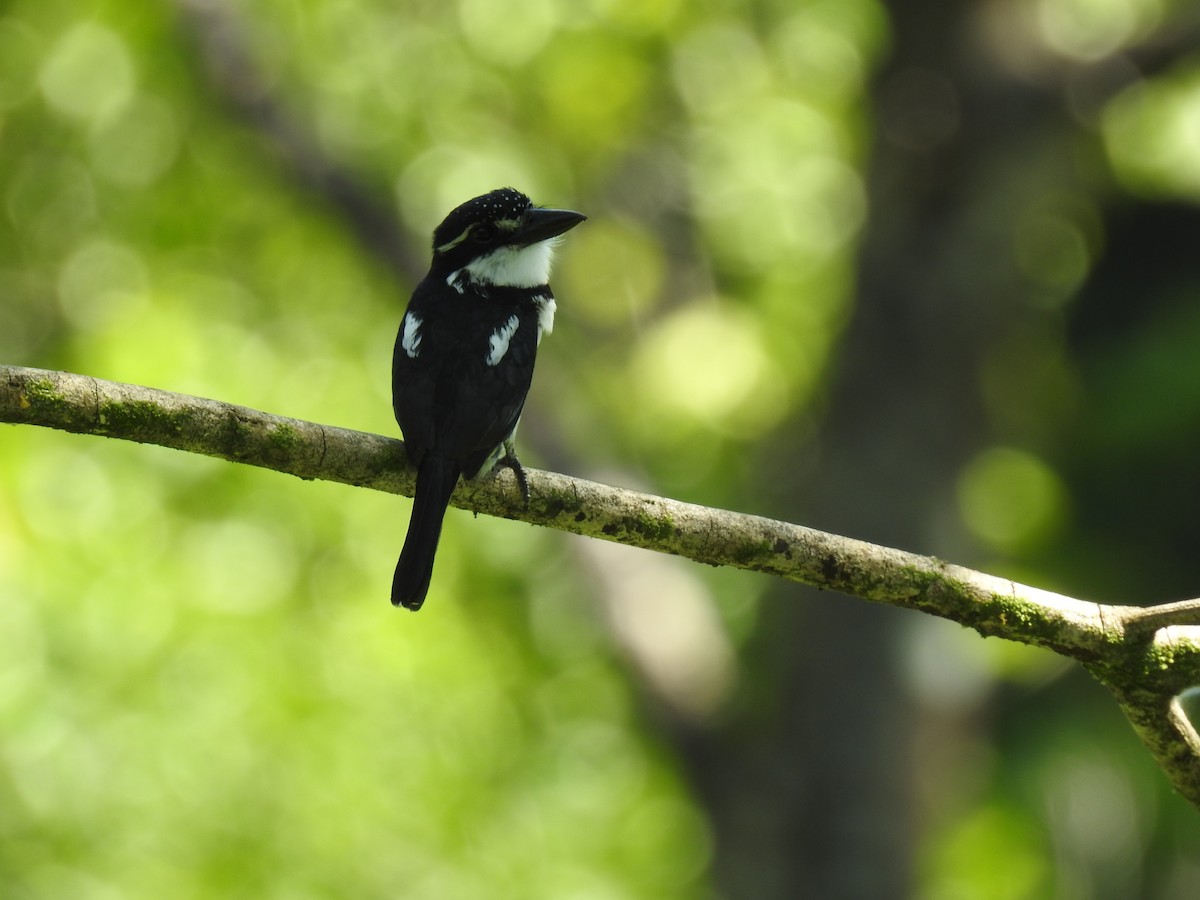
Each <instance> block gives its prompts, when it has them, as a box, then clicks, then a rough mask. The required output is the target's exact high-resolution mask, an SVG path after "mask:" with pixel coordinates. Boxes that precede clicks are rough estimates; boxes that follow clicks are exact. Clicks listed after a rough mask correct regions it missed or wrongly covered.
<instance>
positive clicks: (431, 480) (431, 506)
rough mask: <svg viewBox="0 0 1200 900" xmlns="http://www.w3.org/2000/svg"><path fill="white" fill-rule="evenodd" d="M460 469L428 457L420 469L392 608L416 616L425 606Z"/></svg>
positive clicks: (393, 580)
mask: <svg viewBox="0 0 1200 900" xmlns="http://www.w3.org/2000/svg"><path fill="white" fill-rule="evenodd" d="M458 475H459V467H458V465H457V464H456V463H454V462H451V461H450V460H448V459H441V458H438V457H435V456H433V455H432V454H426V456H425V458H424V459H423V460H421V465H420V467H419V468H418V469H417V489H416V491H415V492H414V496H413V508H412V518H411V519H409V521H408V535H407V536H406V537H405V538H404V549H403V550H401V551H400V561H399V562H398V563H396V575H395V577H394V578H393V579H392V605H393V606H403V607H405V608H406V609H411V610H413V611H414V612H415V611H416V610H418V609H420V608H421V604H422V603H424V602H425V594H426V592H427V591H428V590H429V579H430V578H431V577H432V576H433V558H434V556H435V555H436V554H437V545H438V538H439V537H441V534H442V518H443V517H444V516H445V514H446V506H447V505H448V504H449V503H450V495H451V494H452V493H454V486H455V485H456V484H458Z"/></svg>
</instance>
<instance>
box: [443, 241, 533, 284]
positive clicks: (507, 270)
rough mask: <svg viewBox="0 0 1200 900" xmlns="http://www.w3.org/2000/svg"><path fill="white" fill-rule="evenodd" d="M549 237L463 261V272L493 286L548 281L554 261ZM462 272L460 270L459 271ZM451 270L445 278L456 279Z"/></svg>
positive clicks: (474, 279) (472, 278)
mask: <svg viewBox="0 0 1200 900" xmlns="http://www.w3.org/2000/svg"><path fill="white" fill-rule="evenodd" d="M556 243H557V241H555V240H554V239H550V240H547V241H539V242H538V243H536V244H530V245H529V246H528V247H500V248H498V249H496V250H493V251H492V252H491V253H489V254H488V255H487V256H482V257H480V258H479V259H476V260H474V261H472V262H470V263H468V264H467V266H466V267H465V271H466V272H467V273H468V274H469V275H470V276H471V280H472V281H475V282H478V283H481V284H494V285H495V286H496V287H515V288H532V287H541V286H542V285H544V284H549V283H550V265H551V263H552V262H553V261H554V244H556ZM461 271H464V270H463V269H460V270H459V272H461ZM459 272H455V273H454V274H453V275H451V276H450V278H449V279H447V281H449V282H450V283H451V284H453V282H454V281H455V280H456V279H457V277H458V275H459Z"/></svg>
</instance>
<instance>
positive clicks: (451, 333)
mask: <svg viewBox="0 0 1200 900" xmlns="http://www.w3.org/2000/svg"><path fill="white" fill-rule="evenodd" d="M585 218H587V217H586V216H584V215H582V214H581V213H577V212H572V211H571V210H566V209H544V208H542V207H537V206H534V205H533V204H532V203H531V202H530V200H529V198H528V197H526V196H525V195H524V194H522V193H521V192H520V191H516V190H513V189H512V188H501V189H499V190H495V191H492V192H491V193H489V194H484V195H483V196H481V197H476V198H475V199H473V200H468V201H467V202H466V203H464V204H462V205H461V206H459V207H458V208H457V209H455V210H454V211H453V212H451V213H450V215H448V216H447V217H446V220H445V221H444V222H442V224H441V225H439V226H438V227H437V228H436V229H434V232H433V263H432V265H431V266H430V267H429V274H428V275H426V276H425V278H424V280H423V281H422V282H421V283H420V284H419V285H417V289H416V290H415V291H414V292H413V295H412V299H411V300H409V302H408V309H407V310H406V311H405V313H404V318H403V320H401V322H400V330H399V333H398V334H397V335H396V348H395V351H394V354H393V357H392V407H393V409H394V410H395V412H396V421H397V422H398V423H399V425H400V430H401V431H402V432H403V433H404V446H405V449H406V450H407V451H408V457H409V459H410V460H411V461H412V463H413V465H414V466H416V469H417V487H416V492H415V494H414V497H413V509H412V518H411V519H410V520H409V523H408V536H407V537H406V538H405V539H404V549H403V551H402V552H401V553H400V561H399V563H397V564H396V575H395V577H394V579H393V580H392V603H393V604H394V605H396V606H404V607H406V608H408V609H411V610H417V609H420V608H421V604H422V603H424V602H425V594H426V592H427V591H428V590H429V580H430V577H431V575H432V574H433V559H434V555H435V553H436V551H437V545H438V538H439V536H440V535H441V532H442V519H443V517H444V515H445V512H446V506H447V505H448V504H449V502H450V495H451V494H452V493H453V492H454V486H455V485H456V484H457V483H458V479H459V476H460V475H465V476H466V477H467V478H478V477H480V476H481V475H484V474H486V473H488V472H490V471H491V470H492V468H493V467H494V466H495V465H496V464H497V463H498V462H503V463H504V464H506V465H508V466H510V467H511V468H512V469H513V472H514V474H515V475H516V476H517V480H518V483H519V484H520V485H521V488H522V491H523V492H524V493H526V494H527V492H528V489H527V488H526V486H525V475H524V472H523V471H522V470H521V466H520V463H519V462H517V459H516V455H515V453H514V452H513V445H512V440H513V435H514V433H515V432H516V429H517V420H518V419H519V418H520V417H521V409H522V407H523V406H524V405H525V395H526V394H527V393H528V392H529V384H530V382H531V381H532V379H533V363H534V360H535V358H536V356H537V348H538V343H539V342H540V341H541V339H542V335H544V334H548V333H549V332H550V331H551V329H552V328H553V327H554V295H553V294H552V293H551V292H550V285H549V283H548V282H549V279H550V264H551V259H552V255H553V249H554V245H555V243H557V240H558V237H559V235H561V234H563V233H564V232H566V231H568V230H570V229H571V228H574V227H575V226H576V225H578V224H579V223H580V222H582V221H583V220H584V219H585Z"/></svg>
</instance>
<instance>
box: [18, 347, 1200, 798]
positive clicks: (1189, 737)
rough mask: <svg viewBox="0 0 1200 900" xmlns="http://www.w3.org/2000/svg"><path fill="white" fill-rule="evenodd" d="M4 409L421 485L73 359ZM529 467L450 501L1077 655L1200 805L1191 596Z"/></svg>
mask: <svg viewBox="0 0 1200 900" xmlns="http://www.w3.org/2000/svg"><path fill="white" fill-rule="evenodd" d="M0 422H7V423H11V424H25V425H40V426H44V427H48V428H57V429H60V430H63V431H70V432H74V433H78V434H96V435H102V436H105V437H113V438H120V439H122V440H129V441H136V442H138V443H143V444H158V445H160V446H164V447H173V448H175V449H177V450H186V451H188V452H191V453H201V454H205V455H207V456H216V457H219V458H221V459H225V460H229V461H230V462H240V463H245V464H247V465H253V466H259V467H261V468H266V469H273V470H275V471H277V472H284V473H287V474H291V475H295V476H297V477H299V478H304V479H317V478H319V479H322V480H325V481H337V482H341V483H343V484H350V485H355V486H358V487H368V488H373V489H375V490H380V491H387V492H389V493H396V494H404V495H408V496H411V494H412V490H413V485H414V474H415V473H414V472H413V470H412V468H411V467H410V466H409V465H408V461H407V458H406V457H405V454H404V445H403V444H402V443H401V442H400V441H398V440H395V439H392V438H387V437H383V436H380V435H375V434H368V433H365V432H361V431H353V430H350V429H345V428H335V427H332V426H328V425H320V424H317V423H313V422H306V421H302V420H299V419H289V418H284V417H282V416H275V415H271V414H270V413H265V412H260V411H258V410H253V409H248V408H246V407H241V406H234V405H232V404H229V403H222V402H220V401H216V400H205V399H202V398H199V397H190V396H187V395H183V394H175V393H170V392H168V391H161V390H157V389H153V388H147V387H140V386H136V385H128V384H120V383H117V382H112V381H104V380H101V379H98V378H90V377H87V376H83V375H75V374H71V373H68V372H54V371H47V370H43V369H30V368H24V367H19V366H0ZM526 471H527V474H528V477H529V489H530V500H529V504H528V506H525V505H523V504H522V503H521V499H520V492H519V491H518V490H517V487H516V485H515V483H514V480H513V478H512V476H511V474H510V475H500V474H497V475H496V476H495V477H493V478H491V479H490V480H484V482H483V483H481V484H478V485H476V484H464V485H460V486H459V488H458V490H456V491H455V494H454V498H453V500H452V503H453V504H454V505H455V506H457V507H459V508H462V509H467V510H471V511H473V512H476V513H485V514H487V515H493V516H501V517H503V518H507V519H517V520H520V521H524V522H529V523H530V524H534V525H542V526H545V527H549V528H557V529H559V530H561V531H568V532H572V533H574V534H580V535H585V536H589V537H598V538H604V539H606V540H611V541H617V542H619V543H623V544H629V545H632V546H635V547H643V548H645V549H648V550H656V551H659V552H663V553H673V554H677V555H679V556H685V557H687V558H689V559H692V560H695V561H696V562H700V563H706V564H708V565H713V566H722V565H727V566H734V567H736V568H740V569H749V570H751V571H756V572H764V573H766V574H769V575H775V576H778V577H780V578H786V579H789V580H791V581H798V582H801V583H803V584H808V585H811V586H813V587H817V588H822V589H829V590H834V591H839V592H841V593H845V594H850V595H853V596H856V597H861V598H862V599H864V600H872V601H875V602H877V603H887V604H890V605H893V606H902V607H906V608H909V609H916V610H921V611H923V612H927V613H932V614H934V615H937V616H941V617H943V618H946V619H950V620H952V621H955V622H958V623H960V624H962V625H965V626H968V627H970V628H973V629H975V630H976V631H977V632H979V633H980V634H981V635H984V636H991V637H1001V638H1005V639H1007V640H1012V641H1019V642H1021V643H1025V644H1034V645H1036V646H1039V647H1046V648H1048V649H1050V650H1053V651H1054V652H1056V653H1060V654H1062V655H1064V656H1069V657H1071V658H1073V659H1076V660H1079V661H1080V662H1082V663H1083V664H1084V665H1085V666H1086V667H1087V668H1088V670H1089V671H1090V672H1092V674H1093V675H1095V676H1096V677H1097V678H1098V679H1099V680H1100V681H1101V682H1102V683H1104V684H1105V685H1106V686H1108V687H1109V688H1110V689H1111V690H1112V691H1113V693H1114V695H1115V696H1116V698H1117V700H1118V702H1119V704H1120V705H1121V707H1122V709H1124V711H1125V713H1126V715H1127V716H1128V717H1129V719H1130V721H1131V722H1132V723H1133V725H1134V728H1135V729H1136V730H1137V732H1138V733H1139V735H1141V737H1142V739H1143V740H1144V741H1145V742H1146V744H1147V746H1148V747H1149V748H1150V750H1151V752H1152V753H1153V754H1154V755H1155V757H1156V759H1157V760H1158V762H1159V764H1160V765H1161V766H1162V767H1163V769H1164V771H1166V773H1167V775H1168V777H1170V779H1171V780H1172V782H1173V783H1174V785H1175V787H1176V788H1177V789H1178V790H1179V791H1180V792H1181V793H1183V794H1184V796H1186V797H1187V798H1188V800H1190V801H1191V802H1192V803H1193V804H1194V805H1196V806H1197V807H1200V737H1198V736H1197V732H1196V730H1195V728H1194V727H1193V726H1192V724H1191V722H1190V721H1189V720H1188V719H1187V717H1186V715H1184V713H1183V708H1182V706H1181V704H1180V703H1179V702H1178V699H1177V698H1178V696H1179V694H1180V693H1181V692H1183V691H1184V690H1186V689H1187V688H1189V687H1191V686H1193V685H1197V684H1200V628H1197V627H1187V626H1182V625H1180V624H1179V623H1181V622H1187V623H1191V622H1195V621H1197V611H1198V608H1200V604H1197V602H1196V601H1184V602H1182V603H1175V604H1164V605H1162V606H1158V607H1147V608H1140V607H1132V606H1109V605H1102V604H1098V603H1092V602H1088V601H1085V600H1077V599H1074V598H1071V597H1066V596H1062V595H1060V594H1053V593H1050V592H1048V591H1042V590H1039V589H1037V588H1033V587H1028V586H1025V585H1022V584H1018V583H1016V582H1014V581H1009V580H1008V579H1004V578H997V577H994V576H991V575H986V574H984V573H982V572H976V571H973V570H971V569H967V568H963V567H962V566H956V565H952V564H950V563H945V562H942V561H940V560H937V559H934V558H932V557H927V556H920V555H917V554H914V553H907V552H904V551H902V550H895V549H892V548H889V547H881V546H879V545H876V544H870V543H867V542H865V541H859V540H855V539H853V538H848V537H842V536H839V535H834V534H827V533H825V532H821V531H816V530H814V529H811V528H805V527H803V526H800V525H792V524H789V523H786V522H779V521H775V520H772V519H765V518H761V517H759V516H752V515H746V514H744V513H736V512H730V511H727V510H719V509H711V508H708V507H703V506H697V505H694V504H690V503H682V502H679V501H677V500H670V499H667V498H663V497H656V496H653V495H649V494H641V493H637V492H634V491H627V490H624V489H622V488H616V487H610V486H608V485H603V484H597V483H595V482H591V481H584V480H582V479H577V478H571V477H569V476H566V475H560V474H558V473H555V472H545V471H539V470H536V469H528V470H526ZM1164 625H1167V626H1170V627H1162V626H1164Z"/></svg>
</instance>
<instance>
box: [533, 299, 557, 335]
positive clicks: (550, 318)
mask: <svg viewBox="0 0 1200 900" xmlns="http://www.w3.org/2000/svg"><path fill="white" fill-rule="evenodd" d="M533 302H534V305H536V306H537V311H538V318H537V324H538V331H537V339H538V343H539V344H540V343H541V342H542V335H543V334H549V333H550V332H552V331H553V330H554V310H555V309H556V308H557V307H556V306H555V304H554V298H553V297H550V296H547V295H546V294H539V295H538V296H537V297H534V298H533Z"/></svg>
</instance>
